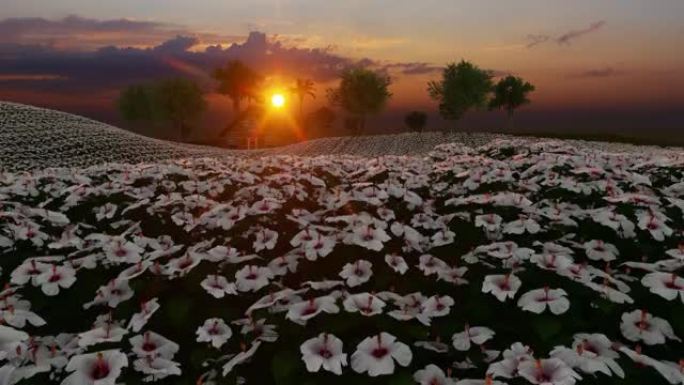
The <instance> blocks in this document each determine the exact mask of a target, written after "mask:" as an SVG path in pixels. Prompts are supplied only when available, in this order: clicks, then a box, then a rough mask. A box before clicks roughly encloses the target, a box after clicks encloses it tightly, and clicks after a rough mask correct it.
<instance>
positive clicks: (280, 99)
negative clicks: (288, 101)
mask: <svg viewBox="0 0 684 385" xmlns="http://www.w3.org/2000/svg"><path fill="white" fill-rule="evenodd" d="M271 105H272V106H273V107H275V108H283V107H284V106H285V96H284V95H283V94H280V93H275V94H273V95H272V96H271Z"/></svg>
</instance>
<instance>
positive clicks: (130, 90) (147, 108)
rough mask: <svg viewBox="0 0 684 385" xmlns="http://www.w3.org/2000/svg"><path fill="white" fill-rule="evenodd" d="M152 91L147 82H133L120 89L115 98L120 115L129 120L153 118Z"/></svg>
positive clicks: (149, 119) (148, 119)
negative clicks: (117, 96)
mask: <svg viewBox="0 0 684 385" xmlns="http://www.w3.org/2000/svg"><path fill="white" fill-rule="evenodd" d="M153 91H154V90H153V87H151V86H150V85H149V84H134V85H132V86H129V87H127V88H126V89H124V90H123V91H121V95H120V96H119V99H118V100H117V107H118V109H119V113H120V114H121V116H122V117H123V118H124V119H125V120H127V121H129V122H134V121H141V120H147V121H151V120H154V116H153V115H154V111H153V108H154V106H153V103H154V101H153V95H152V93H153Z"/></svg>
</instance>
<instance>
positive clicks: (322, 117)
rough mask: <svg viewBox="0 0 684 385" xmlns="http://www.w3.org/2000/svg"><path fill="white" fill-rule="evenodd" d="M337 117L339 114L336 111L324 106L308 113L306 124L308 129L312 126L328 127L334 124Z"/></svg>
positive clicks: (317, 127)
mask: <svg viewBox="0 0 684 385" xmlns="http://www.w3.org/2000/svg"><path fill="white" fill-rule="evenodd" d="M336 118H337V116H336V115H335V111H333V110H331V109H330V108H328V107H325V106H323V107H321V108H319V109H317V110H316V111H313V112H311V113H309V115H307V117H306V124H305V126H306V127H307V130H309V129H311V128H312V127H315V128H316V129H319V128H325V129H328V128H330V127H332V124H333V123H334V122H335V119H336Z"/></svg>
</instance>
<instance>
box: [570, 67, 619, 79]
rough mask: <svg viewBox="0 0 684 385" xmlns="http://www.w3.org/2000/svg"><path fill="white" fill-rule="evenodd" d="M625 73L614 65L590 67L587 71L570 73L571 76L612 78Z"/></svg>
mask: <svg viewBox="0 0 684 385" xmlns="http://www.w3.org/2000/svg"><path fill="white" fill-rule="evenodd" d="M620 75H623V72H622V71H620V70H616V69H615V68H612V67H606V68H599V69H589V70H586V71H582V72H578V73H573V74H570V76H569V77H571V78H584V79H587V78H610V77H614V76H620Z"/></svg>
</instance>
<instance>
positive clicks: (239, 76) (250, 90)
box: [212, 60, 263, 136]
mask: <svg viewBox="0 0 684 385" xmlns="http://www.w3.org/2000/svg"><path fill="white" fill-rule="evenodd" d="M212 76H213V78H214V79H215V80H216V81H217V82H218V83H219V84H218V88H217V91H218V93H220V94H223V95H226V96H228V97H229V98H230V99H231V101H232V102H233V114H234V117H233V121H232V122H231V123H229V124H228V125H227V126H226V127H225V128H224V129H223V130H222V131H221V133H220V134H219V135H220V136H224V135H225V134H227V133H228V132H229V131H230V130H231V129H232V128H233V127H235V126H236V125H237V124H239V123H240V121H241V120H242V119H244V118H245V117H246V114H245V111H243V110H242V109H241V108H240V106H241V104H242V101H243V100H245V99H247V100H254V99H256V98H257V94H258V91H257V90H258V88H259V86H260V84H261V82H262V80H263V77H262V76H261V75H260V74H258V73H256V72H255V71H253V70H252V69H251V68H249V67H247V66H246V65H245V64H244V63H242V62H241V61H239V60H233V61H230V62H228V64H226V65H225V66H224V67H221V68H217V69H216V70H214V73H213V74H212Z"/></svg>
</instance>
